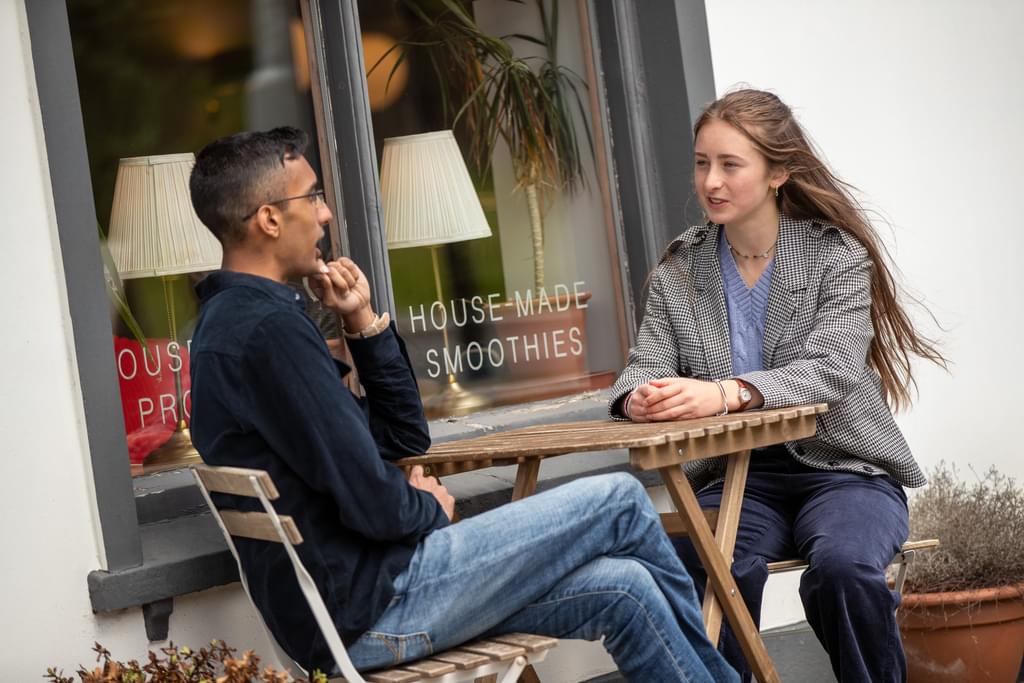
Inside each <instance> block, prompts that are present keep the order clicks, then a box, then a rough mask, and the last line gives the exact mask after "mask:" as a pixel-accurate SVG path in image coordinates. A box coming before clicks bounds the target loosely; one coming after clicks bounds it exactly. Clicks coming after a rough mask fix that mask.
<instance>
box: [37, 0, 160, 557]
mask: <svg viewBox="0 0 1024 683" xmlns="http://www.w3.org/2000/svg"><path fill="white" fill-rule="evenodd" d="M25 10H26V12H27V15H28V26H29V38H30V40H31V43H32V61H33V63H34V66H35V74H36V88H37V90H38V93H39V107H40V110H41V111H42V119H43V134H44V137H45V140H46V156H47V161H48V164H49V170H50V182H51V184H52V187H53V203H54V210H55V212H56V217H57V233H58V236H59V239H60V250H61V255H62V258H63V262H64V263H63V265H64V279H65V284H66V286H67V296H68V307H69V309H70V313H71V329H72V332H73V334H74V339H75V356H76V358H77V360H78V362H77V365H78V379H79V385H80V386H81V388H82V404H83V406H84V408H85V425H86V431H87V433H88V443H89V452H90V455H91V458H92V471H93V480H94V484H95V487H96V504H97V507H98V512H99V520H100V526H101V529H102V534H103V548H104V552H105V558H106V565H107V567H108V568H109V569H110V570H114V571H116V570H120V569H125V568H129V567H135V566H138V565H140V564H142V545H141V541H140V538H139V532H138V523H137V522H136V518H135V502H134V500H133V496H132V481H131V473H130V470H129V468H128V467H127V465H126V463H127V462H128V446H127V442H126V440H125V433H124V425H123V424H122V423H121V405H120V393H119V390H118V386H117V371H116V368H115V366H114V343H113V338H112V336H111V334H110V303H109V301H108V300H107V295H106V291H105V290H104V284H103V263H102V260H101V258H100V244H99V235H98V234H97V230H96V206H95V204H94V201H93V194H92V181H91V180H90V177H89V160H88V156H87V154H86V149H85V131H84V129H83V125H82V111H81V105H80V104H79V99H78V79H77V77H76V74H75V64H74V58H73V56H72V52H71V31H70V28H69V26H68V15H67V8H66V7H65V5H64V2H63V0H35V1H33V2H26V3H25Z"/></svg>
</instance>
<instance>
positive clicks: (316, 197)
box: [242, 189, 327, 223]
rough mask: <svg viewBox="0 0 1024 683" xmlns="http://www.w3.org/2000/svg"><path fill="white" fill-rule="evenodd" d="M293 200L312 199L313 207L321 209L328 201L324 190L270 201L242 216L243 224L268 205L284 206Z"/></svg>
mask: <svg viewBox="0 0 1024 683" xmlns="http://www.w3.org/2000/svg"><path fill="white" fill-rule="evenodd" d="M293 199H310V200H312V201H313V206H315V207H317V208H320V207H321V206H323V205H324V204H325V203H326V201H327V200H326V199H324V191H323V190H322V189H319V190H313V191H312V192H309V193H308V194H297V195H295V196H294V197H284V198H282V199H275V200H273V201H270V202H263V203H262V204H260V205H259V206H257V207H256V208H255V209H253V210H252V211H250V212H249V213H247V214H246V215H244V216H242V222H243V223H244V222H246V221H247V220H249V219H250V218H252V217H253V216H255V215H256V212H257V211H259V210H260V209H261V208H263V207H264V206H267V205H268V204H283V203H284V202H290V201H292V200H293Z"/></svg>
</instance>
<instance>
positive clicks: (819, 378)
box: [609, 216, 926, 490]
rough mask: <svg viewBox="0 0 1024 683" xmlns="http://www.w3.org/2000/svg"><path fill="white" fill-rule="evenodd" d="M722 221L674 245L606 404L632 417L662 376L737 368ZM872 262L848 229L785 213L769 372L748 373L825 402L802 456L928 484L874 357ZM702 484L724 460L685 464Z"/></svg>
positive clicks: (767, 390) (786, 398)
mask: <svg viewBox="0 0 1024 683" xmlns="http://www.w3.org/2000/svg"><path fill="white" fill-rule="evenodd" d="M719 232H720V226H718V225H715V224H713V223H709V224H708V225H701V226H695V227H692V228H690V229H689V230H687V231H686V232H684V233H683V234H682V235H680V236H679V237H677V238H676V239H675V240H674V241H673V242H672V243H671V244H670V245H669V246H668V249H666V251H665V253H664V255H663V256H662V257H661V261H660V263H659V264H658V266H657V267H656V268H655V270H654V272H653V273H652V275H651V278H650V288H649V291H648V295H647V308H646V312H645V314H644V319H643V322H642V323H641V325H640V331H639V333H638V335H637V341H636V346H634V347H633V348H632V349H631V350H630V354H629V362H628V363H627V365H626V368H625V369H624V370H623V371H622V374H621V375H620V376H619V378H618V380H616V382H615V384H614V386H613V387H612V392H611V400H610V401H609V411H610V414H611V415H612V417H616V418H623V417H624V416H623V414H622V412H621V403H622V399H623V398H624V397H625V396H626V394H628V393H629V392H630V391H632V390H633V389H635V388H636V387H638V386H640V385H642V384H645V383H646V382H648V381H650V380H652V379H657V378H659V377H687V376H692V377H695V378H697V379H705V380H710V379H716V378H717V379H723V378H727V377H733V376H734V375H733V373H732V358H731V351H730V343H729V321H728V315H727V313H726V305H725V293H724V291H723V288H722V274H721V270H720V268H719V263H718V239H719ZM870 279H871V261H870V259H869V258H868V255H867V251H866V250H865V249H864V247H863V245H861V244H860V242H859V241H858V240H857V239H856V238H855V237H854V236H853V235H851V234H850V233H848V232H846V231H845V230H841V229H839V228H837V227H835V226H832V225H826V224H823V223H820V222H817V221H810V220H806V221H797V220H793V219H790V218H788V217H787V216H782V217H781V218H780V222H779V241H778V244H777V249H776V256H775V271H774V273H773V275H772V283H771V289H770V290H769V295H768V312H767V315H766V320H765V331H764V345H763V348H762V361H763V362H762V367H764V368H766V369H765V370H763V371H758V372H750V373H747V374H743V375H739V377H740V378H742V379H743V380H744V381H746V382H748V383H750V384H753V385H754V386H755V387H757V388H758V390H760V392H761V394H762V395H763V396H764V407H765V408H780V407H785V406H793V405H801V404H808V403H827V404H828V406H829V410H828V412H827V413H824V414H822V415H819V416H818V418H817V434H816V435H815V436H814V437H812V438H809V439H803V440H800V441H792V442H787V443H786V448H787V449H788V450H789V452H790V453H791V454H792V456H793V457H794V458H796V459H797V460H798V461H800V462H802V463H804V464H805V465H808V466H810V467H815V468H818V469H822V470H840V471H846V472H857V473H860V474H867V475H874V476H878V475H883V474H888V475H889V476H891V477H892V478H893V479H895V480H896V481H897V482H899V483H901V484H903V485H904V486H910V487H914V486H923V485H924V484H925V481H926V480H925V477H924V474H923V473H922V472H921V470H920V468H919V467H918V465H917V463H916V462H915V461H914V458H913V456H912V455H911V453H910V449H909V447H908V446H907V442H906V441H905V440H904V438H903V435H902V434H901V433H900V431H899V428H898V427H897V426H896V423H895V421H894V420H893V416H892V413H891V412H890V410H889V407H888V406H887V405H886V402H885V399H884V398H883V395H882V384H881V379H880V378H879V376H878V373H877V372H876V371H874V370H873V369H871V368H870V367H869V366H868V364H867V354H868V347H869V345H870V343H871V338H872V335H873V328H872V324H871V315H870V304H871V296H870ZM684 470H685V471H686V475H687V477H688V478H689V480H690V483H691V484H692V485H693V487H694V489H695V490H699V489H701V488H703V487H705V486H707V485H709V484H712V483H715V482H716V481H718V480H720V479H721V478H722V477H723V476H724V473H725V466H724V461H723V460H722V459H721V458H714V459H708V460H699V461H696V462H691V463H687V464H686V465H684Z"/></svg>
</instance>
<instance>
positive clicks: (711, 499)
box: [674, 448, 908, 683]
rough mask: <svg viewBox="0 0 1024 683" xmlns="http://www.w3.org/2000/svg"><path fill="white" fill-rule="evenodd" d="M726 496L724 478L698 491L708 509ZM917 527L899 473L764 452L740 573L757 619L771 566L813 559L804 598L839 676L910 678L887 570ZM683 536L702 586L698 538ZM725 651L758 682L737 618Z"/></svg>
mask: <svg viewBox="0 0 1024 683" xmlns="http://www.w3.org/2000/svg"><path fill="white" fill-rule="evenodd" d="M721 499H722V486H721V484H718V485H715V486H711V487H708V488H706V489H704V490H702V491H701V492H700V493H699V494H698V496H697V500H698V501H699V502H700V505H701V507H705V508H717V507H719V506H720V504H721ZM907 532H908V516H907V497H906V494H905V493H904V492H903V488H902V487H901V486H899V484H896V483H895V482H894V481H892V480H891V479H889V477H887V476H867V475H860V474H854V473H852V472H827V471H824V470H818V469H814V468H811V467H807V466H805V465H802V464H800V463H799V462H797V461H796V460H794V459H793V458H792V457H791V456H790V455H789V453H788V452H786V451H785V450H784V449H782V448H769V449H765V450H764V451H760V452H758V451H755V453H754V455H753V457H752V458H751V461H750V473H749V475H748V476H747V488H746V493H745V494H744V497H743V510H742V512H741V513H740V526H739V531H738V535H737V539H736V550H735V552H734V553H733V558H734V560H733V565H732V573H733V576H734V577H735V578H736V584H737V587H738V588H739V589H740V593H741V594H742V595H743V599H744V601H745V602H746V604H747V608H748V609H749V610H750V614H751V616H753V617H754V621H755V623H756V622H758V621H759V620H760V615H761V596H762V593H763V591H764V584H765V582H766V581H767V580H768V563H769V562H775V561H777V560H783V559H793V558H795V557H802V558H804V559H806V560H807V561H808V569H807V571H806V572H804V574H803V576H802V577H801V579H800V598H801V600H802V601H803V604H804V612H805V614H806V615H807V622H808V624H810V626H811V629H812V630H813V631H814V633H815V635H816V636H817V637H818V640H819V641H821V644H822V645H823V646H824V647H825V651H826V652H828V655H829V658H830V660H831V663H832V671H833V673H834V674H835V676H836V679H837V680H839V681H842V682H843V683H849V682H850V681H857V682H864V683H890V682H893V681H905V680H906V678H907V672H906V661H905V659H904V656H903V646H902V644H901V642H900V636H899V630H898V629H897V626H896V617H895V611H896V607H898V606H899V595H898V594H897V593H895V592H893V591H891V590H889V586H888V584H887V583H886V580H885V568H886V566H888V564H889V562H890V561H891V560H892V558H893V556H894V555H895V554H896V553H897V552H898V551H899V549H900V546H901V545H902V544H903V542H904V541H905V540H906V539H907ZM674 543H675V546H676V549H677V550H678V552H679V556H680V558H681V559H682V560H683V563H684V564H685V565H686V568H687V569H688V570H689V571H690V573H691V574H692V575H693V578H694V580H695V581H696V582H697V584H698V586H699V587H700V589H701V590H702V587H703V586H704V582H705V573H704V569H703V567H702V566H701V563H700V558H699V557H697V553H696V551H695V549H694V547H693V544H692V543H690V542H689V541H688V540H687V539H682V538H681V539H675V540H674ZM721 648H722V652H723V653H724V654H725V656H726V659H727V660H728V661H729V662H730V663H731V664H732V665H733V666H734V667H736V668H737V669H739V670H740V672H741V673H742V675H743V677H744V679H748V678H749V676H750V670H749V668H748V667H747V663H746V661H745V659H744V658H743V653H742V652H741V650H740V648H739V643H738V642H737V640H736V637H735V636H734V635H733V633H732V632H731V631H730V630H729V628H728V624H724V625H723V628H722V638H721Z"/></svg>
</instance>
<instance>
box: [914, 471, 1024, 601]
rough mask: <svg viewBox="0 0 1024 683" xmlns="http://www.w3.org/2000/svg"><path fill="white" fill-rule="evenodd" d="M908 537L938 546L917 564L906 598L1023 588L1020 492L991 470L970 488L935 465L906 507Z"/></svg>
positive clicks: (1022, 493)
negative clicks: (936, 542) (924, 485)
mask: <svg viewBox="0 0 1024 683" xmlns="http://www.w3.org/2000/svg"><path fill="white" fill-rule="evenodd" d="M976 478H977V477H976ZM910 537H911V538H912V539H924V538H938V539H939V541H940V543H941V545H940V546H939V547H938V548H936V549H935V550H933V551H930V552H927V553H922V554H921V555H919V556H918V557H917V558H915V560H914V564H913V565H912V567H911V569H910V572H909V573H908V575H907V584H906V590H907V592H908V593H934V592H945V591H960V590H971V589H976V588H992V587H997V586H1005V585H1014V584H1021V583H1024V489H1022V488H1021V487H1020V486H1017V484H1016V482H1015V481H1014V480H1013V479H1012V478H1011V477H1007V476H1005V475H1003V474H1000V473H999V471H998V470H996V469H995V468H994V467H992V468H990V469H989V470H988V471H987V472H985V474H984V476H982V477H980V478H977V481H975V482H974V483H973V484H969V483H967V482H965V481H962V480H961V479H960V477H959V473H958V472H957V470H956V468H954V467H950V466H947V465H946V464H945V463H939V465H938V466H937V467H936V468H935V470H934V471H933V472H932V473H931V476H930V483H929V484H928V486H927V488H925V489H924V490H923V491H922V492H921V493H919V494H917V495H916V496H915V497H914V498H913V499H912V500H911V502H910Z"/></svg>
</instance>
